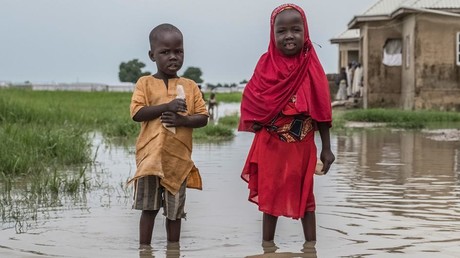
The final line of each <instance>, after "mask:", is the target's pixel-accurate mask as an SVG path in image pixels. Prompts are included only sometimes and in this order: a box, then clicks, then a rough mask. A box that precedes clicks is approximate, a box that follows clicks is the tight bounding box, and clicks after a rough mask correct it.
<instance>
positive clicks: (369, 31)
mask: <svg viewBox="0 0 460 258" xmlns="http://www.w3.org/2000/svg"><path fill="white" fill-rule="evenodd" d="M401 22H402V21H393V22H372V23H368V24H365V25H364V26H363V27H361V35H364V36H363V39H362V40H363V42H362V43H363V44H362V48H363V66H364V70H365V72H364V100H363V101H364V102H363V104H364V108H368V107H369V108H377V107H400V102H401V66H396V67H395V66H385V65H384V64H383V63H382V60H383V46H384V45H385V42H386V40H387V39H391V38H402V28H401V27H402V26H401Z"/></svg>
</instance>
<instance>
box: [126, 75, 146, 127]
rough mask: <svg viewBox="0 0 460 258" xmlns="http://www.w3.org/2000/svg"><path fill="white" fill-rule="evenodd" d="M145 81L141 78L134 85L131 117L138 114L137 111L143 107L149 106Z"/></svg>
mask: <svg viewBox="0 0 460 258" xmlns="http://www.w3.org/2000/svg"><path fill="white" fill-rule="evenodd" d="M144 92H145V81H144V80H143V79H142V77H141V78H139V80H138V81H137V83H136V87H134V91H133V96H132V97H131V105H130V112H131V118H133V117H134V115H136V113H137V112H138V111H139V110H140V109H141V108H143V107H145V106H147V104H148V103H146V98H145V93H144Z"/></svg>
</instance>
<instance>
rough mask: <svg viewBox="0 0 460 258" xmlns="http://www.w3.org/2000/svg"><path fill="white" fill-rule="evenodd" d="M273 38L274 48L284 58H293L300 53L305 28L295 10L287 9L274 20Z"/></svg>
mask: <svg viewBox="0 0 460 258" xmlns="http://www.w3.org/2000/svg"><path fill="white" fill-rule="evenodd" d="M273 31H274V34H275V35H274V36H275V44H276V48H277V49H279V50H280V51H281V53H283V54H284V55H286V56H295V55H297V54H299V53H300V52H301V51H302V48H303V45H304V41H305V38H304V37H305V28H304V27H303V20H302V16H301V15H300V13H299V12H298V11H296V10H295V9H287V10H284V11H282V12H281V13H279V14H278V15H277V16H276V18H275V24H274V28H273Z"/></svg>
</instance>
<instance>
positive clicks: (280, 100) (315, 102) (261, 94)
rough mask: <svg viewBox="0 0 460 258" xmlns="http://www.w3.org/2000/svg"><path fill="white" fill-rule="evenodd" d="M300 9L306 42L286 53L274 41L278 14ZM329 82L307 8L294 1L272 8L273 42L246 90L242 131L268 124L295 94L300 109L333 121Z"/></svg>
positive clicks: (261, 58) (320, 118) (318, 118)
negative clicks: (294, 52)
mask: <svg viewBox="0 0 460 258" xmlns="http://www.w3.org/2000/svg"><path fill="white" fill-rule="evenodd" d="M289 8H292V9H295V10H297V11H298V12H299V13H300V14H301V16H302V19H303V23H304V28H305V43H304V48H303V50H302V52H301V53H300V54H299V55H297V56H295V57H288V56H285V55H283V54H282V53H281V52H280V51H279V50H278V49H277V48H276V45H275V36H274V24H275V18H276V16H277V15H278V14H279V13H281V12H282V11H284V10H286V9H289ZM329 94H330V93H329V83H328V81H327V78H326V75H325V73H324V70H323V68H322V66H321V63H320V62H319V60H318V56H317V55H316V52H315V49H314V48H313V45H312V43H311V41H310V36H309V33H308V25H307V18H306V16H305V13H304V11H303V10H302V8H300V7H299V6H297V5H294V4H283V5H281V6H279V7H277V8H276V9H275V10H273V12H272V15H271V19H270V44H269V46H268V51H267V52H266V53H265V54H263V55H262V56H261V57H260V59H259V62H258V63H257V66H256V68H255V71H254V74H253V75H252V78H251V79H250V80H249V82H248V84H247V85H246V87H245V89H244V92H243V99H242V101H241V117H240V123H239V126H238V130H239V131H249V132H253V131H254V130H253V129H252V125H253V124H254V122H258V123H261V124H267V123H268V122H270V120H272V119H273V118H274V117H275V116H276V115H277V114H278V113H279V112H281V110H282V109H283V108H284V107H285V106H286V105H287V103H288V101H289V100H290V99H291V97H292V96H293V95H296V99H297V100H296V109H297V111H298V112H303V113H308V114H309V115H310V116H311V117H312V118H313V119H314V120H316V121H317V122H331V121H332V111H331V101H330V96H329Z"/></svg>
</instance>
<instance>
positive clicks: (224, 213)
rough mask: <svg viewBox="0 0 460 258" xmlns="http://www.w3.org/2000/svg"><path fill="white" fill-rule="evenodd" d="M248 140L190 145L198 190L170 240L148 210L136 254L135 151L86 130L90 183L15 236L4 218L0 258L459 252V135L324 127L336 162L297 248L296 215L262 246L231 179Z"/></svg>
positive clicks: (320, 185)
mask: <svg viewBox="0 0 460 258" xmlns="http://www.w3.org/2000/svg"><path fill="white" fill-rule="evenodd" d="M251 140H252V135H251V134H249V133H238V134H237V136H236V137H235V139H234V140H232V141H230V142H225V143H221V144H195V145H194V152H193V159H194V160H195V163H196V165H197V166H198V167H199V168H200V170H201V174H202V176H203V183H204V190H203V191H196V190H188V192H187V204H186V211H187V220H185V221H183V224H182V235H181V242H180V246H168V245H167V242H166V235H165V228H164V227H165V219H164V218H163V217H162V216H158V217H157V219H156V224H155V228H154V239H153V242H152V248H141V249H139V246H138V222H139V212H138V211H135V210H132V209H131V190H130V189H124V188H123V187H122V185H123V182H125V181H126V179H127V178H128V177H129V176H131V175H132V174H133V173H134V169H135V164H134V156H133V146H129V147H128V148H125V147H118V146H114V145H106V144H105V143H104V141H103V140H102V139H101V138H100V137H99V136H97V135H96V136H95V138H94V146H95V147H96V146H98V149H97V159H96V161H97V163H96V165H95V166H94V168H92V170H91V171H89V172H88V173H89V175H90V177H91V178H92V180H93V181H94V182H99V183H100V187H99V188H97V189H94V190H91V191H88V192H86V193H79V194H78V195H77V196H74V197H72V198H70V197H68V198H63V199H61V200H60V201H59V205H53V206H52V207H40V208H39V209H38V211H37V213H36V215H35V217H34V219H33V220H29V221H22V222H21V223H20V224H21V225H22V228H20V230H19V233H18V223H17V222H14V220H10V221H8V222H3V223H2V224H1V228H0V229H1V233H0V257H170V258H171V257H350V256H351V257H365V256H369V257H460V219H459V217H460V187H459V182H460V143H459V142H441V141H434V140H432V139H430V138H428V137H427V136H426V135H425V134H423V133H421V132H414V131H398V130H388V129H366V130H353V131H349V132H344V133H336V134H332V139H331V140H332V148H333V151H334V153H335V154H336V157H337V161H336V163H335V164H334V165H333V166H332V168H331V171H330V172H329V174H328V175H325V176H316V177H315V195H316V202H317V238H318V241H317V243H316V245H307V246H304V239H303V235H302V229H301V225H300V222H299V221H296V220H292V219H288V218H281V219H280V220H279V223H278V227H277V232H276V237H275V244H276V246H265V248H263V247H262V243H261V214H260V212H259V211H258V210H257V207H256V206H255V205H253V204H252V203H249V202H248V201H247V195H248V191H247V186H246V184H245V183H244V182H243V181H242V180H241V179H240V172H241V168H242V166H243V164H244V161H245V158H246V154H247V151H248V149H249V146H250V143H251ZM316 140H317V142H318V144H319V143H320V142H319V138H318V137H317V139H316ZM20 212H21V209H18V213H20ZM275 250H276V252H275V253H268V254H265V255H263V253H264V251H265V252H273V251H275Z"/></svg>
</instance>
